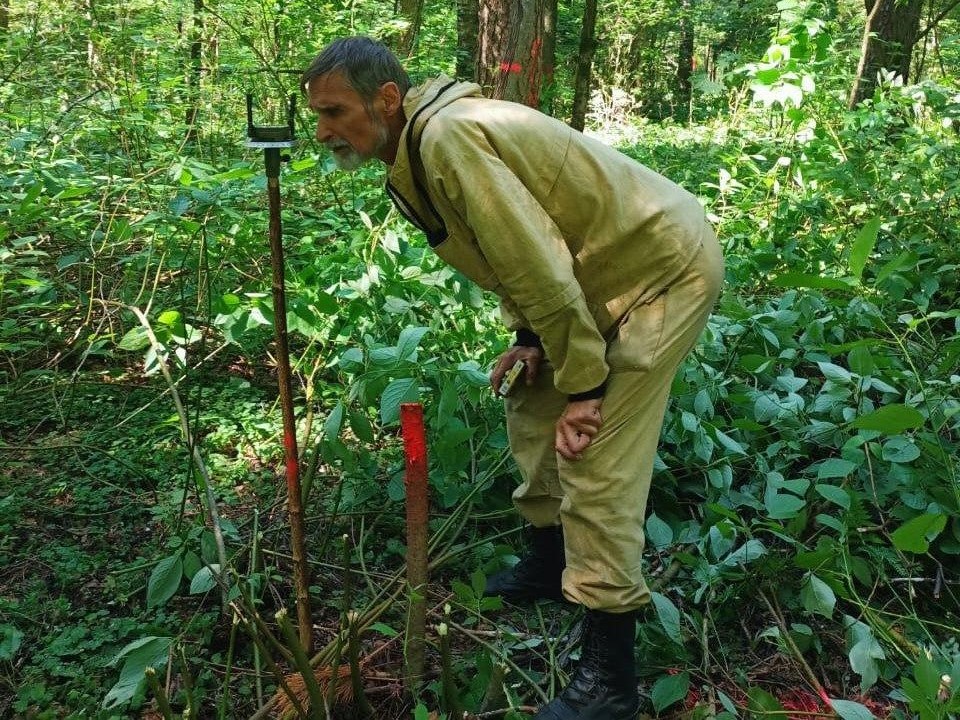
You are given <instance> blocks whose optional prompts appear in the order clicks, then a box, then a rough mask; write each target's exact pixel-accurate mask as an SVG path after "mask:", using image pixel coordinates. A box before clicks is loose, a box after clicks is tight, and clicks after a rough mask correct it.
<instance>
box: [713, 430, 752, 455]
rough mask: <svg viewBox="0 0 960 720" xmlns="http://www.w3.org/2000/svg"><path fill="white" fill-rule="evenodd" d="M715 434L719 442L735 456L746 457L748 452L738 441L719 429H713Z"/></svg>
mask: <svg viewBox="0 0 960 720" xmlns="http://www.w3.org/2000/svg"><path fill="white" fill-rule="evenodd" d="M713 434H714V436H715V437H716V438H717V442H718V443H720V444H721V445H723V446H724V447H725V448H726V449H727V450H729V451H730V452H732V453H734V454H735V455H746V454H747V451H746V449H745V448H744V447H743V445H741V444H740V443H738V442H737V441H736V440H734V439H733V438H732V437H730V436H729V435H727V434H726V433H725V432H723V431H721V430H720V429H719V428H714V429H713Z"/></svg>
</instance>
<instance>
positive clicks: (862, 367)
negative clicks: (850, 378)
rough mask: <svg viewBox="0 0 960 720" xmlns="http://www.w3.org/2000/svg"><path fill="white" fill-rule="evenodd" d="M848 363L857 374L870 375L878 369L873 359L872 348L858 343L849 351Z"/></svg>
mask: <svg viewBox="0 0 960 720" xmlns="http://www.w3.org/2000/svg"><path fill="white" fill-rule="evenodd" d="M847 364H848V365H849V366H850V369H851V370H853V371H854V372H855V373H856V374H857V375H861V376H865V375H870V374H872V373H873V371H874V370H875V369H876V363H874V361H873V355H871V354H870V349H869V348H868V347H866V346H865V345H857V347H855V348H853V350H851V351H850V352H849V353H847Z"/></svg>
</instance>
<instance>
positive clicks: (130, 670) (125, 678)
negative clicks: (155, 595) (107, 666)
mask: <svg viewBox="0 0 960 720" xmlns="http://www.w3.org/2000/svg"><path fill="white" fill-rule="evenodd" d="M172 641H173V638H168V637H145V638H140V639H139V640H134V641H133V642H132V643H130V644H128V645H127V646H126V647H125V648H123V650H121V651H120V652H119V653H117V656H116V658H115V660H114V662H119V660H121V659H123V661H124V662H123V668H122V669H121V670H120V679H119V680H118V681H117V683H116V684H115V685H114V686H113V687H112V688H110V691H109V692H108V693H107V696H106V697H105V698H104V699H103V707H104V708H105V709H107V710H110V709H111V708H115V707H117V706H118V705H122V704H123V703H125V702H127V701H129V700H130V699H131V698H132V697H133V696H134V695H135V694H136V693H137V690H138V689H139V688H140V686H141V684H143V683H145V682H146V678H145V677H144V674H143V672H144V670H146V669H147V668H148V667H152V668H155V669H160V668H162V667H163V666H164V665H166V663H167V656H168V654H169V649H170V643H171V642H172Z"/></svg>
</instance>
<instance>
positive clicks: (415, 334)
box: [397, 327, 430, 361]
mask: <svg viewBox="0 0 960 720" xmlns="http://www.w3.org/2000/svg"><path fill="white" fill-rule="evenodd" d="M429 330H430V328H426V327H405V328H404V329H403V330H401V331H400V339H399V340H397V357H399V358H400V359H401V360H410V361H416V357H417V348H418V347H419V346H420V341H421V340H423V336H424V335H426V334H427V332H429Z"/></svg>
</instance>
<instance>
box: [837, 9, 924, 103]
mask: <svg viewBox="0 0 960 720" xmlns="http://www.w3.org/2000/svg"><path fill="white" fill-rule="evenodd" d="M865 6H866V10H867V22H866V24H865V26H864V30H863V42H862V44H861V46H860V63H859V65H858V66H857V75H856V78H855V80H854V83H853V89H852V90H851V92H850V100H849V103H848V107H850V108H851V109H853V108H855V107H856V106H857V105H859V104H860V103H861V102H863V101H864V100H865V99H867V98H868V97H870V96H872V95H873V91H874V89H875V88H876V86H877V73H878V72H879V71H880V70H882V69H886V70H892V71H893V72H895V73H896V74H897V76H899V77H900V78H901V79H902V80H903V82H908V81H909V79H910V60H911V58H912V57H913V47H914V44H915V43H916V42H917V34H918V32H919V30H920V12H921V10H922V8H923V0H905V1H904V0H865Z"/></svg>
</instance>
